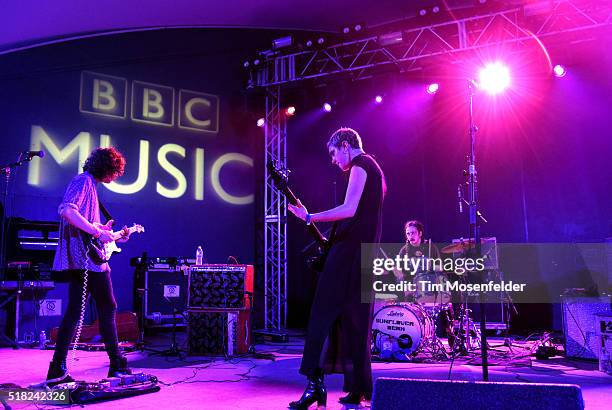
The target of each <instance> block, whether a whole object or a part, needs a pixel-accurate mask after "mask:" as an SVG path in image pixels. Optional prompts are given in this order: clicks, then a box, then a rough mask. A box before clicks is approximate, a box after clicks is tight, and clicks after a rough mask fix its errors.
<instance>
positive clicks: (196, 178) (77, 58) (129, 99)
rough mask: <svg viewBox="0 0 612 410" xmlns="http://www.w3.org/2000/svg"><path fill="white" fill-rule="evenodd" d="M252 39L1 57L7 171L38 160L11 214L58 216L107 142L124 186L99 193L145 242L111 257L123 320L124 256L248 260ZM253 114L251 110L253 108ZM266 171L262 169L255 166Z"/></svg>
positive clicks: (251, 237)
mask: <svg viewBox="0 0 612 410" xmlns="http://www.w3.org/2000/svg"><path fill="white" fill-rule="evenodd" d="M270 38H271V35H270V34H269V33H263V32H253V31H232V32H228V31H221V30H210V31H203V30H162V31H151V32H142V33H131V34H124V35H118V36H103V37H98V38H91V39H84V40H78V41H72V42H69V43H64V44H56V45H51V46H45V47H40V48H36V49H32V50H29V51H25V52H19V53H13V54H10V55H6V56H2V57H0V95H1V96H0V123H1V124H2V138H1V141H0V147H1V148H0V162H1V163H3V164H4V163H9V162H12V161H15V160H16V157H17V155H18V153H19V152H21V151H24V150H30V149H32V150H44V151H45V156H44V158H42V159H40V158H34V159H33V160H32V162H31V163H30V164H29V165H26V166H24V167H22V168H19V169H18V170H17V173H16V174H14V175H13V176H12V178H11V183H10V186H9V194H10V196H9V200H8V201H7V202H8V203H7V205H8V206H7V215H8V216H16V217H23V218H26V219H31V220H50V221H54V220H58V215H57V207H58V205H59V203H60V201H61V198H62V196H63V194H64V190H65V187H66V185H67V184H68V182H69V181H70V179H71V178H72V177H73V176H74V175H76V174H77V173H78V172H81V169H82V164H83V162H84V160H85V158H86V157H87V154H88V153H89V151H90V150H91V149H93V148H96V147H98V146H103V145H106V144H111V145H113V146H115V147H117V148H118V149H119V150H121V151H122V152H123V153H124V154H125V156H126V158H127V167H126V171H125V174H124V176H123V177H121V178H119V179H118V180H117V181H116V184H112V185H110V186H100V187H99V189H98V191H99V193H100V198H101V201H102V202H103V203H104V204H105V205H106V207H107V208H108V209H109V211H110V212H111V214H112V215H113V216H114V218H115V219H116V222H117V224H119V225H120V226H122V225H123V224H127V225H131V224H132V223H134V222H135V223H139V224H142V225H144V226H145V229H146V232H145V233H144V234H143V235H135V236H134V237H133V238H132V240H130V242H128V243H126V244H124V246H123V249H124V251H123V252H122V253H121V254H119V255H117V256H115V257H114V258H113V260H112V261H111V266H112V269H113V281H114V288H115V292H116V296H117V300H118V303H119V309H120V310H131V308H132V278H133V268H132V267H130V266H129V259H130V258H131V257H133V256H139V255H141V254H142V252H143V251H146V252H147V253H148V255H149V256H190V257H195V251H196V247H197V246H198V245H202V246H203V248H204V258H205V260H207V261H208V262H210V263H224V262H226V261H227V258H228V256H229V255H233V256H235V257H236V258H237V259H238V260H239V261H240V262H241V263H250V264H252V263H253V261H254V249H255V246H254V243H255V228H254V220H255V209H256V206H255V201H256V199H255V196H256V187H257V186H259V185H261V184H260V183H257V182H256V171H255V169H256V167H257V166H258V164H256V163H254V161H258V160H257V158H256V154H257V152H258V150H259V151H261V147H260V146H259V145H258V144H262V141H261V139H262V138H261V135H260V132H259V131H260V129H258V128H257V127H256V126H255V119H256V118H254V117H252V115H254V114H250V113H249V112H248V111H249V110H248V104H247V101H246V98H245V94H244V92H243V86H244V83H245V79H246V74H245V72H244V69H243V67H242V61H243V58H244V57H245V56H249V55H250V54H252V53H253V52H254V50H257V49H263V48H265V47H267V46H269V41H270ZM251 111H256V110H251ZM259 168H261V165H259Z"/></svg>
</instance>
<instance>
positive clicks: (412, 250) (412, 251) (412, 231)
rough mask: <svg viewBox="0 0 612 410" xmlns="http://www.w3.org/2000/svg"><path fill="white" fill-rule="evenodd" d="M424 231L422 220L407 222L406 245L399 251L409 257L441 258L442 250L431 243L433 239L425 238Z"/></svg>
mask: <svg viewBox="0 0 612 410" xmlns="http://www.w3.org/2000/svg"><path fill="white" fill-rule="evenodd" d="M424 231H425V227H424V225H423V223H422V222H419V221H416V220H412V221H408V222H406V224H405V225H404V234H405V236H406V245H404V246H403V247H402V249H400V251H399V255H400V256H401V257H402V258H403V257H404V255H408V257H409V258H422V257H425V258H440V250H439V249H438V248H437V247H436V245H434V244H432V243H431V239H430V240H425V239H423V234H424ZM396 277H397V276H396ZM398 279H399V278H398Z"/></svg>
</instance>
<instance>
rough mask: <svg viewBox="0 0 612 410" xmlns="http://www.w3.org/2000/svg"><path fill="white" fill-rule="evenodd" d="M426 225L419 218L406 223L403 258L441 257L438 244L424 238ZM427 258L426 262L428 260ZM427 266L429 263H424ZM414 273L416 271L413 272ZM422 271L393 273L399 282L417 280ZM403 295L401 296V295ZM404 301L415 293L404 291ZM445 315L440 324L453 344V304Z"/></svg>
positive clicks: (409, 299) (407, 300)
mask: <svg viewBox="0 0 612 410" xmlns="http://www.w3.org/2000/svg"><path fill="white" fill-rule="evenodd" d="M424 233H425V226H424V225H423V223H422V222H420V221H417V220H410V221H408V222H406V223H405V224H404V235H405V238H406V244H405V245H404V246H403V247H402V248H401V249H400V251H399V256H400V258H403V257H404V255H407V256H408V257H409V258H425V259H426V260H427V259H432V258H433V259H440V250H439V249H438V247H437V246H436V245H434V244H433V243H432V242H431V239H429V240H426V239H424ZM426 260H425V262H426ZM424 266H425V267H427V263H425V265H424ZM433 270H437V271H441V269H440V267H439V266H436V265H435V264H434V265H433ZM412 273H414V272H412ZM420 273H425V272H416V274H415V275H414V276H411V275H410V273H408V272H402V271H399V270H394V271H393V274H394V275H395V278H396V279H397V281H398V282H401V281H403V280H407V281H416V280H417V279H418V278H419V277H420V275H419V274H420ZM400 297H401V296H400ZM402 299H403V300H402V301H403V302H413V301H414V295H413V294H411V293H410V292H404V295H403V298H402ZM442 316H443V317H440V319H441V320H442V323H441V325H442V326H440V327H441V328H444V330H445V333H446V335H447V336H448V337H449V343H451V344H452V341H453V332H452V320H453V316H454V315H453V309H452V305H450V304H449V305H448V306H447V309H445V310H444V315H442Z"/></svg>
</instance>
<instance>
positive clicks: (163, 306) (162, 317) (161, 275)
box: [143, 268, 187, 327]
mask: <svg viewBox="0 0 612 410" xmlns="http://www.w3.org/2000/svg"><path fill="white" fill-rule="evenodd" d="M144 280H145V283H144V289H145V291H144V297H143V302H144V313H145V318H146V319H147V321H146V325H147V327H155V326H162V327H163V326H167V325H168V324H171V323H172V319H173V312H174V309H176V311H177V314H176V319H177V322H180V323H182V322H183V317H182V316H181V314H180V313H183V312H184V311H185V310H186V307H187V275H186V272H185V271H183V270H180V269H174V268H162V269H155V268H148V269H147V270H146V272H145V274H144ZM179 312H180V313H179Z"/></svg>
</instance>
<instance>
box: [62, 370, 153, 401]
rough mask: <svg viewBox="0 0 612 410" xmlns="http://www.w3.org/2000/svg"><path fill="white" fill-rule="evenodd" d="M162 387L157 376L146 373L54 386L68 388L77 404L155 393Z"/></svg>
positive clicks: (71, 399) (72, 399)
mask: <svg viewBox="0 0 612 410" xmlns="http://www.w3.org/2000/svg"><path fill="white" fill-rule="evenodd" d="M160 389H161V388H160V387H159V385H158V384H157V377H155V376H153V375H150V374H145V373H136V374H130V375H125V376H121V377H109V378H107V379H102V380H100V381H99V382H97V383H90V382H85V381H75V382H71V383H62V384H58V385H56V386H54V387H53V390H68V391H69V392H70V402H71V403H77V404H86V403H93V402H99V401H106V400H115V399H121V398H125V397H132V396H139V395H141V394H147V393H155V392H158V391H159V390H160Z"/></svg>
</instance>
